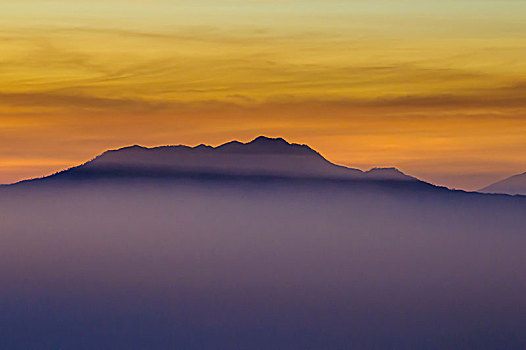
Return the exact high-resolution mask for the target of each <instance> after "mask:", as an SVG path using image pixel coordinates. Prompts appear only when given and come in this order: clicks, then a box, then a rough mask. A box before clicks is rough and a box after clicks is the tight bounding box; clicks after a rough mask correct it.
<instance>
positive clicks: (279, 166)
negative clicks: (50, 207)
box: [36, 136, 418, 182]
mask: <svg viewBox="0 0 526 350" xmlns="http://www.w3.org/2000/svg"><path fill="white" fill-rule="evenodd" d="M231 176H235V177H282V178H302V179H305V178H307V179H309V178H311V179H312V178H316V179H340V180H342V179H343V180H349V179H352V180H371V181H386V180H388V181H397V182H398V181H418V180H417V179H415V178H413V177H411V176H408V175H405V174H404V173H402V172H401V171H399V170H397V169H395V168H374V169H371V170H369V171H366V172H363V171H361V170H359V169H353V168H347V167H344V166H339V165H336V164H333V163H331V162H329V161H328V160H326V159H325V158H324V157H323V156H322V155H321V154H319V153H318V152H316V151H315V150H313V149H312V148H310V147H309V146H307V145H300V144H295V143H289V142H287V141H285V140H284V139H282V138H269V137H265V136H260V137H257V138H256V139H254V140H252V141H250V142H247V143H241V142H238V141H232V142H228V143H225V144H223V145H221V146H218V147H212V146H207V145H199V146H196V147H189V146H183V145H179V146H162V147H154V148H146V147H142V146H137V145H135V146H129V147H124V148H121V149H117V150H110V151H106V152H104V153H102V154H101V155H99V156H97V157H96V158H94V159H93V160H91V161H89V162H86V163H84V164H82V165H80V166H77V167H74V168H71V169H68V170H65V171H62V172H59V173H56V174H54V175H51V176H48V177H45V178H42V179H36V180H59V179H69V180H75V179H96V178H119V177H128V178H129V177H140V178H153V177H163V178H174V177H177V178H180V177H193V178H197V177H208V178H210V177H222V178H224V177H231Z"/></svg>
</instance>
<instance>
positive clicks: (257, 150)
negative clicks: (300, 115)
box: [216, 136, 321, 157]
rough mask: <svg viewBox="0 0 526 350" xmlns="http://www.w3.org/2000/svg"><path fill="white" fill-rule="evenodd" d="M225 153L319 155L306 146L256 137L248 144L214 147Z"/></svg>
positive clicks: (239, 143) (234, 142)
mask: <svg viewBox="0 0 526 350" xmlns="http://www.w3.org/2000/svg"><path fill="white" fill-rule="evenodd" d="M216 149H217V150H220V151H221V152H225V153H246V154H275V155H280V154H281V155H311V156H318V157H321V155H320V154H319V153H318V152H316V151H315V150H313V149H312V148H310V147H309V146H307V145H300V144H297V143H289V142H287V141H286V140H285V139H283V138H281V137H277V138H271V137H267V136H258V137H256V138H255V139H253V140H252V141H250V142H247V143H241V142H239V141H232V142H229V143H225V144H224V145H221V146H218V147H216Z"/></svg>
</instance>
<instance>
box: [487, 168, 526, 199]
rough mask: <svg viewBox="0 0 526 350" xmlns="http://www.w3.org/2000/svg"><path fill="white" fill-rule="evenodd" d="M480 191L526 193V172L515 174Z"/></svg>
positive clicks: (512, 193)
mask: <svg viewBox="0 0 526 350" xmlns="http://www.w3.org/2000/svg"><path fill="white" fill-rule="evenodd" d="M478 192H483V193H504V194H511V195H516V194H521V195H526V173H523V174H519V175H515V176H512V177H509V178H507V179H504V180H502V181H499V182H496V183H494V184H492V185H489V186H487V187H484V188H481V189H480V190H479V191H478Z"/></svg>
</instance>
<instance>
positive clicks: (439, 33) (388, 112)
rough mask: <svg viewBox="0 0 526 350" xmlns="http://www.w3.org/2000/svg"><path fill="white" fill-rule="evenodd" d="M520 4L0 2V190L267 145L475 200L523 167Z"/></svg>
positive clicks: (510, 0)
mask: <svg viewBox="0 0 526 350" xmlns="http://www.w3.org/2000/svg"><path fill="white" fill-rule="evenodd" d="M525 18H526V1H522V0H498V1H497V0H495V1H486V0H442V1H435V0H433V1H431V0H390V1H388V0H368V1H365V0H363V1H362V0H325V1H312V0H297V1H295V0H290V1H286V0H282V1H279V0H275V1H271V0H268V1H263V0H261V1H258V0H215V1H212V0H194V1H176V0H171V1H168V0H157V1H155V0H153V1H146V0H142V1H141V0H104V1H102V0H90V1H87V0H68V1H66V0H62V1H59V0H57V1H34V0H9V1H5V0H0V19H1V20H0V183H8V182H13V181H17V180H21V179H24V178H28V177H34V176H41V175H45V174H48V173H51V172H54V171H55V170H59V169H62V168H66V167H69V166H73V165H77V164H79V163H81V162H83V161H86V160H88V159H89V158H91V157H92V156H94V155H96V154H98V153H100V152H102V151H104V150H106V149H108V148H117V147H121V146H125V145H129V144H142V145H145V146H154V145H162V144H189V145H196V144H200V143H207V144H212V145H217V144H220V143H223V142H226V141H229V140H231V139H239V140H243V141H246V140H249V139H252V138H254V137H255V136H257V135H261V134H264V135H267V136H281V137H284V138H286V139H287V140H289V141H293V142H298V143H307V144H309V145H310V146H311V147H313V148H315V149H317V150H318V151H320V152H321V153H322V154H323V155H325V156H326V157H327V158H328V159H329V160H331V161H333V162H336V163H339V164H345V165H349V166H353V167H358V168H362V169H366V168H370V167H373V166H396V167H398V168H400V169H401V170H403V171H405V172H406V173H409V174H411V175H414V176H418V177H420V178H422V179H424V180H427V181H430V182H433V183H437V184H443V185H447V186H451V187H457V188H465V189H476V188H480V187H482V186H484V185H487V184H488V183H490V182H494V181H495V180H498V179H500V178H502V177H506V176H509V175H512V174H515V173H520V172H524V171H526V20H525Z"/></svg>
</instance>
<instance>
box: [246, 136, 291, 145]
mask: <svg viewBox="0 0 526 350" xmlns="http://www.w3.org/2000/svg"><path fill="white" fill-rule="evenodd" d="M254 143H259V144H286V145H290V143H288V142H287V141H286V140H285V139H284V138H282V137H275V138H273V137H268V136H263V135H261V136H258V137H256V138H255V139H254V140H252V141H250V142H248V143H247V144H254Z"/></svg>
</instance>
